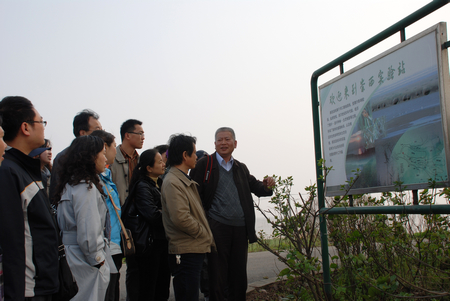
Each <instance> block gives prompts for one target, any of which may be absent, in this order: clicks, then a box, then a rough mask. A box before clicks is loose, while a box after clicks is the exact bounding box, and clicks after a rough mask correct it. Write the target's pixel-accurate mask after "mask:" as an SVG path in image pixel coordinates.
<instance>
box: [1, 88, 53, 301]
mask: <svg viewBox="0 0 450 301" xmlns="http://www.w3.org/2000/svg"><path fill="white" fill-rule="evenodd" d="M0 114H1V115H2V117H3V125H2V126H3V129H4V131H5V136H4V140H5V142H6V143H7V144H8V148H7V150H6V152H5V155H4V158H5V159H4V161H3V164H2V166H1V167H0V179H1V180H0V191H1V194H0V229H1V230H0V245H1V247H2V250H3V274H4V280H5V282H4V288H5V300H26V301H47V300H48V301H50V300H51V298H52V294H54V293H56V292H57V291H58V289H59V285H58V283H59V282H58V233H57V229H56V223H55V220H54V216H53V215H54V213H53V211H52V210H51V207H50V203H49V200H48V198H47V194H46V192H45V191H44V186H43V185H42V177H41V169H40V162H39V160H36V159H33V158H32V157H30V156H29V153H30V152H31V151H32V150H33V149H35V148H38V147H39V146H41V145H42V144H44V128H45V125H46V124H47V122H46V121H44V120H43V119H42V117H41V115H39V113H38V111H37V110H36V109H35V108H34V107H33V104H32V103H31V102H30V101H29V100H28V99H26V98H24V97H20V96H8V97H5V98H4V99H3V100H2V101H1V102H0Z"/></svg>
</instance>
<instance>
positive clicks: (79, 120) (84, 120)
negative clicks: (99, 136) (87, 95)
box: [73, 109, 100, 137]
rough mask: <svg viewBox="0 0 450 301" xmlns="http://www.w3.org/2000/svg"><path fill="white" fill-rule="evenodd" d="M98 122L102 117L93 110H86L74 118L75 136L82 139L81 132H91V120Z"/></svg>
mask: <svg viewBox="0 0 450 301" xmlns="http://www.w3.org/2000/svg"><path fill="white" fill-rule="evenodd" d="M91 117H92V118H94V119H95V120H98V119H99V118H100V116H98V114H97V113H95V112H94V111H92V110H89V109H84V110H83V111H81V112H78V114H77V115H75V117H74V118H73V134H74V135H75V137H80V131H86V132H87V131H89V118H91Z"/></svg>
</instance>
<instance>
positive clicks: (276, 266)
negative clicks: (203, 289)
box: [120, 252, 285, 301]
mask: <svg viewBox="0 0 450 301" xmlns="http://www.w3.org/2000/svg"><path fill="white" fill-rule="evenodd" d="M284 267H285V265H284V264H283V263H281V262H279V261H278V259H277V258H276V257H275V255H273V254H272V253H270V252H255V253H249V254H248V265H247V277H248V283H249V284H251V283H253V282H257V281H260V280H264V279H267V278H273V277H276V276H277V275H278V273H279V272H280V271H281V270H282V269H284ZM125 271H126V265H125V264H124V265H123V266H122V269H121V270H120V301H125V300H126V291H125ZM169 300H170V301H174V300H175V298H174V295H173V290H172V287H171V289H170V298H169ZM200 300H203V296H202V295H201V298H200Z"/></svg>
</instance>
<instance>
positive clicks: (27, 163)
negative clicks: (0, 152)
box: [5, 147, 41, 179]
mask: <svg viewBox="0 0 450 301" xmlns="http://www.w3.org/2000/svg"><path fill="white" fill-rule="evenodd" d="M5 159H7V160H10V161H12V162H15V163H17V165H19V167H21V168H25V169H26V170H27V171H28V172H29V173H30V174H32V175H33V177H37V179H39V178H41V163H40V160H39V159H33V158H32V157H30V156H27V155H25V154H24V153H22V152H21V151H20V150H18V149H15V148H13V147H11V148H9V149H8V150H7V151H6V152H5Z"/></svg>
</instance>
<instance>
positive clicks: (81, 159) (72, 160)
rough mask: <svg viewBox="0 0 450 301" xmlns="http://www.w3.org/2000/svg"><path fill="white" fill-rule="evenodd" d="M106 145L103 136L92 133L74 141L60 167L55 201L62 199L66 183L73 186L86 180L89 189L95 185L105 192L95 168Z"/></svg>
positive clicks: (101, 191)
mask: <svg viewBox="0 0 450 301" xmlns="http://www.w3.org/2000/svg"><path fill="white" fill-rule="evenodd" d="M104 145H105V143H104V142H103V140H102V139H101V138H99V137H95V136H91V135H89V136H81V137H78V138H75V139H74V140H73V141H72V144H71V145H70V146H69V149H68V150H67V151H66V153H65V154H64V157H62V158H61V163H60V164H61V167H60V168H58V176H59V181H58V184H57V186H56V194H55V195H56V198H55V203H57V202H58V201H59V200H60V199H61V195H62V193H63V191H64V187H65V186H66V184H69V185H72V186H73V185H77V184H79V183H80V182H82V181H86V183H88V184H89V189H91V188H92V185H94V186H95V187H96V188H97V189H98V190H99V191H100V193H102V194H103V189H102V185H101V184H100V178H99V176H98V174H97V170H96V168H95V160H96V159H97V154H98V153H99V152H101V151H102V150H103V148H104ZM55 205H57V204H55Z"/></svg>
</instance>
